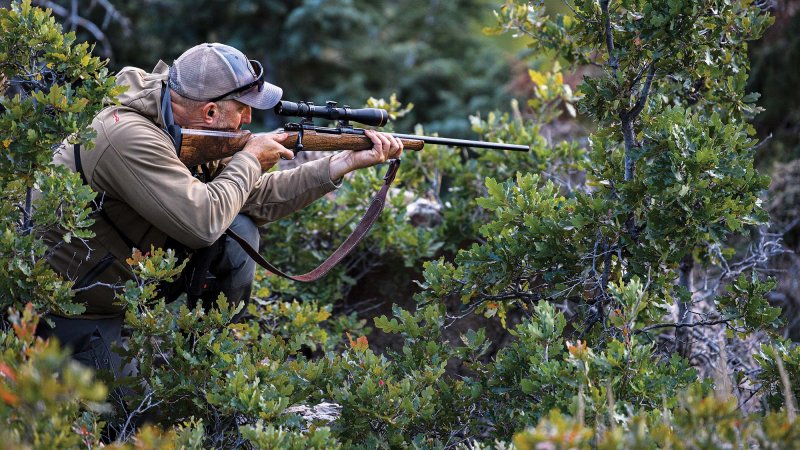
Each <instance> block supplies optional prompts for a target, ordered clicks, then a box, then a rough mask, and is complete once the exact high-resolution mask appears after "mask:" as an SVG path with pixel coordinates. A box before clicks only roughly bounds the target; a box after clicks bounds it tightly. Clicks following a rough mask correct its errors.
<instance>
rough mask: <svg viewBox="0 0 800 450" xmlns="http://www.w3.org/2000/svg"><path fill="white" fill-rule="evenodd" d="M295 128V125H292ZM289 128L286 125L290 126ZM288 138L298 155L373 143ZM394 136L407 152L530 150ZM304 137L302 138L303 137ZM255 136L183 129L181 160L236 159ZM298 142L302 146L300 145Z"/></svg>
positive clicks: (353, 138) (344, 135)
mask: <svg viewBox="0 0 800 450" xmlns="http://www.w3.org/2000/svg"><path fill="white" fill-rule="evenodd" d="M292 125H296V124H292ZM288 126H289V125H287V127H288ZM284 132H285V133H287V134H288V135H289V138H288V139H287V140H286V141H285V142H284V143H283V145H284V146H285V147H286V148H289V149H294V151H295V153H297V152H299V151H301V150H305V151H339V150H355V151H360V150H369V149H371V148H372V140H370V139H369V138H368V137H367V136H365V135H364V130H363V129H360V128H355V129H354V128H327V127H316V126H304V127H303V128H300V129H299V130H286V131H284ZM392 135H393V136H395V137H397V138H399V139H400V140H401V141H403V148H404V149H405V150H422V148H423V147H424V146H425V143H430V144H438V145H447V146H451V147H475V148H488V149H495V150H515V151H530V147H528V146H527V145H515V144H501V143H495V142H485V141H469V140H463V139H449V138H439V137H430V136H417V135H411V134H399V133H392ZM301 136H302V138H301ZM251 137H252V134H251V133H250V131H247V130H240V131H215V130H193V129H181V145H180V149H181V150H180V153H179V155H178V156H179V158H180V159H181V161H183V163H184V164H186V166H187V167H194V166H198V165H200V164H203V163H206V162H209V161H215V160H218V159H223V158H227V157H229V156H233V155H234V154H235V153H236V152H238V151H240V150H242V149H243V148H244V147H245V145H247V142H248V141H249V140H250V138H251ZM298 140H300V141H301V143H302V146H300V145H298Z"/></svg>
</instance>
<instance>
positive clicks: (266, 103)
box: [236, 81, 283, 109]
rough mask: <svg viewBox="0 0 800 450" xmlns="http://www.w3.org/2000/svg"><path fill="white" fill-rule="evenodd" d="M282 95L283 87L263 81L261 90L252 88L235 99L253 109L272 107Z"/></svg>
mask: <svg viewBox="0 0 800 450" xmlns="http://www.w3.org/2000/svg"><path fill="white" fill-rule="evenodd" d="M282 96H283V89H281V88H279V87H278V86H275V85H274V84H270V83H267V82H266V81H265V82H264V85H263V87H262V88H261V92H259V91H258V89H255V88H253V89H251V90H250V91H248V92H247V93H245V94H244V95H242V96H241V97H236V100H238V101H240V102H242V103H244V104H245V105H248V106H250V107H252V108H255V109H272V108H273V107H274V106H275V105H277V104H278V102H279V101H281V97H282Z"/></svg>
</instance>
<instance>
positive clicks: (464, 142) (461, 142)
mask: <svg viewBox="0 0 800 450" xmlns="http://www.w3.org/2000/svg"><path fill="white" fill-rule="evenodd" d="M390 134H391V135H392V136H394V137H397V138H400V139H415V140H418V141H423V142H425V143H426V144H437V145H446V146H449V147H473V148H491V149H497V150H514V151H518V152H528V151H530V150H531V148H530V147H529V146H527V145H519V144H501V143H498V142H486V141H470V140H468V139H450V138H440V137H432V136H419V135H416V134H401V133H390Z"/></svg>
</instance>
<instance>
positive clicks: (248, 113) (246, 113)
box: [242, 106, 253, 125]
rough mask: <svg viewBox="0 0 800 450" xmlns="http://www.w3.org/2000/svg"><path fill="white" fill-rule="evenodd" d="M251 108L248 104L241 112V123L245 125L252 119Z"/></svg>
mask: <svg viewBox="0 0 800 450" xmlns="http://www.w3.org/2000/svg"><path fill="white" fill-rule="evenodd" d="M252 114H253V110H252V108H250V107H249V106H248V107H246V108H245V109H244V111H243V112H242V124H244V125H247V124H248V123H250V122H251V121H252V120H253V117H252Z"/></svg>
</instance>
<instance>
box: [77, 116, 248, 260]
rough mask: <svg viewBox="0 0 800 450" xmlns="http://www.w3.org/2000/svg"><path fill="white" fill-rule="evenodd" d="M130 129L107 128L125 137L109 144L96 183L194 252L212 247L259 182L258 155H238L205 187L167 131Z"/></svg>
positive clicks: (140, 126)
mask: <svg viewBox="0 0 800 450" xmlns="http://www.w3.org/2000/svg"><path fill="white" fill-rule="evenodd" d="M132 127H133V129H127V130H120V128H122V127H115V128H117V130H114V131H110V130H106V132H107V133H109V134H116V133H123V134H124V136H122V137H127V139H121V138H120V136H118V139H111V140H110V142H111V145H110V148H108V149H107V151H105V152H103V156H102V157H101V158H100V159H99V160H98V161H97V166H96V168H95V171H94V175H95V179H94V180H93V184H95V185H96V186H98V187H99V188H100V189H102V190H104V191H106V193H107V194H108V195H110V196H112V197H114V198H117V199H119V200H121V201H123V202H125V203H127V204H128V205H130V207H131V208H133V209H134V210H135V211H136V212H137V213H138V214H139V215H141V216H142V218H144V219H145V220H147V221H148V222H150V223H151V224H153V225H154V226H155V227H156V228H158V229H160V230H161V231H163V232H164V233H166V234H167V235H169V236H171V237H172V238H174V239H176V240H178V241H179V242H180V243H182V244H184V245H186V246H188V247H190V248H200V247H206V246H209V245H211V244H212V243H214V241H216V240H217V239H219V237H220V236H221V235H222V233H224V232H225V230H226V229H227V228H228V226H229V225H230V224H231V223H232V222H233V219H234V218H235V217H236V215H237V214H238V213H239V212H240V210H241V208H242V206H243V205H244V203H245V201H247V198H248V195H249V192H250V191H251V190H252V189H253V187H254V186H255V185H256V182H257V181H258V179H259V176H260V174H261V168H260V165H259V163H258V160H257V159H256V157H255V156H253V155H250V154H247V153H244V152H239V153H237V154H236V155H235V156H234V157H233V158H231V160H230V162H229V163H228V165H227V166H226V167H225V169H224V170H222V172H221V173H220V174H219V175H218V176H217V177H216V178H215V179H214V180H213V181H211V182H210V183H202V182H200V181H199V180H197V179H195V178H194V177H193V176H192V174H191V173H190V172H189V170H188V169H187V168H186V166H184V165H183V163H182V162H181V161H180V160H179V159H178V157H177V155H176V154H175V150H174V147H173V146H172V142H171V141H170V140H169V138H168V137H167V136H166V135H165V134H164V133H163V132H161V131H160V130H158V129H157V128H155V127H147V126H145V125H142V124H139V125H132ZM123 146H124V148H122V147H123Z"/></svg>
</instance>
